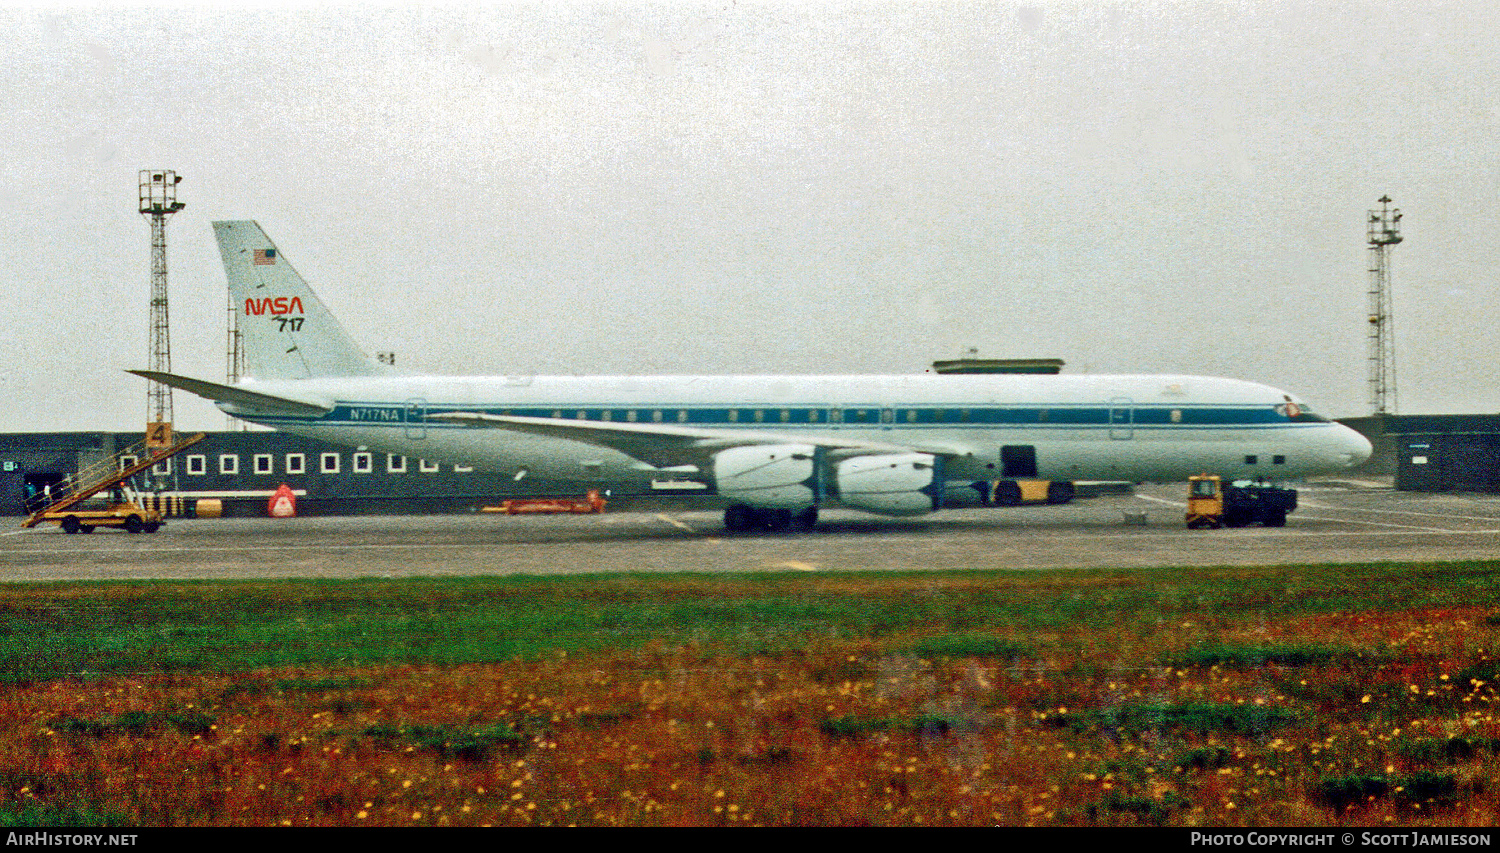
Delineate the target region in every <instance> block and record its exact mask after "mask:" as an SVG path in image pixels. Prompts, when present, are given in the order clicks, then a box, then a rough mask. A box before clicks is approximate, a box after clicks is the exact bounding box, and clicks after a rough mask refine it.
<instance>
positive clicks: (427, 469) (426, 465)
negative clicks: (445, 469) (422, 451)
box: [417, 459, 442, 474]
mask: <svg viewBox="0 0 1500 853" xmlns="http://www.w3.org/2000/svg"><path fill="white" fill-rule="evenodd" d="M441 467H442V466H441V465H439V464H438V463H436V462H428V461H427V460H426V459H418V460H417V470H418V471H421V472H422V473H423V474H436V473H437V470H438V469H439V468H441Z"/></svg>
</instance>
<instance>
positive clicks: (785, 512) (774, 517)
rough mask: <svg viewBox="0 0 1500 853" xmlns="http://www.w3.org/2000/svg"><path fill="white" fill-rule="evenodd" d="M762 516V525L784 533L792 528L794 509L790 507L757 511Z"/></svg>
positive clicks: (769, 529)
mask: <svg viewBox="0 0 1500 853" xmlns="http://www.w3.org/2000/svg"><path fill="white" fill-rule="evenodd" d="M756 514H757V515H759V516H760V519H759V520H760V526H761V527H762V528H763V529H765V530H768V531H770V532H772V533H782V532H784V531H786V530H789V529H791V526H792V511H791V510H789V509H763V510H760V511H759V512H757V513H756Z"/></svg>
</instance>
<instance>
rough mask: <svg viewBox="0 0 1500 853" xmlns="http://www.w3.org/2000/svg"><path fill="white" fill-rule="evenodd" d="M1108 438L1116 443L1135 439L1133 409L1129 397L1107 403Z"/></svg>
mask: <svg viewBox="0 0 1500 853" xmlns="http://www.w3.org/2000/svg"><path fill="white" fill-rule="evenodd" d="M1109 437H1110V438H1112V439H1115V440H1117V441H1119V440H1123V439H1128V438H1134V437H1135V409H1134V406H1133V401H1132V400H1131V399H1130V398H1129V397H1115V398H1113V399H1111V400H1110V401H1109Z"/></svg>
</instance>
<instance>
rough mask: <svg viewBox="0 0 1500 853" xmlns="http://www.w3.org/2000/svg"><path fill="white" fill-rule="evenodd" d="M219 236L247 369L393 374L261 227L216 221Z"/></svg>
mask: <svg viewBox="0 0 1500 853" xmlns="http://www.w3.org/2000/svg"><path fill="white" fill-rule="evenodd" d="M214 236H215V237H216V238H218V241H219V254H220V255H221V256H223V258H224V274H225V276H226V277H227V278H228V279H229V294H230V297H231V298H232V300H233V304H234V306H235V310H236V312H237V314H238V321H239V332H240V337H241V339H242V341H243V342H244V348H245V372H246V373H247V374H249V375H250V376H254V377H255V378H257V379H309V378H312V377H317V376H372V375H379V374H383V373H385V372H387V371H386V370H385V368H384V365H381V364H379V363H378V362H376V361H374V360H373V359H371V358H370V357H369V356H367V355H365V354H364V352H363V351H361V350H360V348H359V347H358V345H356V344H355V343H354V340H353V339H352V338H350V337H349V335H348V333H347V332H345V331H344V329H343V327H342V326H340V325H339V322H338V320H336V319H334V316H333V314H332V313H330V312H329V311H328V308H327V307H325V306H324V305H323V303H322V302H320V301H319V300H318V297H317V296H316V295H315V294H314V293H313V291H312V288H311V287H308V285H307V282H306V281H303V279H302V276H300V275H298V274H297V271H296V270H295V269H293V268H292V265H291V264H290V263H289V262H288V261H287V259H286V257H285V256H283V255H282V254H281V252H280V251H278V250H277V248H276V244H274V243H272V242H271V238H269V237H267V236H266V233H265V232H264V231H262V230H261V228H260V225H258V224H256V223H255V222H252V221H249V220H242V221H234V222H215V223H214Z"/></svg>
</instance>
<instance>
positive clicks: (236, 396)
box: [129, 370, 333, 417]
mask: <svg viewBox="0 0 1500 853" xmlns="http://www.w3.org/2000/svg"><path fill="white" fill-rule="evenodd" d="M129 372H130V373H134V374H135V375H136V376H144V377H145V378H147V379H150V380H153V381H156V382H160V383H162V384H163V385H170V386H172V387H173V388H181V389H182V390H184V391H187V392H190V393H193V394H197V395H198V396H199V397H202V398H204V399H206V400H212V401H214V402H215V403H227V404H229V405H230V406H231V407H233V408H235V409H243V410H253V411H254V412H255V413H257V414H277V415H294V416H297V417H320V416H322V415H326V414H328V413H329V412H331V411H333V403H332V402H331V401H327V400H318V399H312V398H303V399H292V398H291V397H281V396H277V395H274V394H262V393H260V392H259V391H250V390H248V389H245V388H239V387H236V386H233V385H220V384H218V383H217V382H205V381H203V380H202V379H190V378H188V377H186V376H178V375H177V374H175V373H162V372H160V371H156V370H132V371H129Z"/></svg>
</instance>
